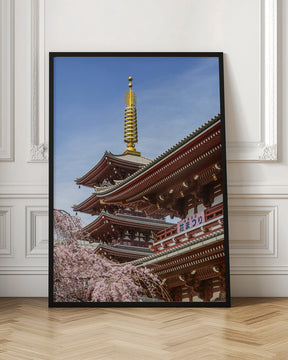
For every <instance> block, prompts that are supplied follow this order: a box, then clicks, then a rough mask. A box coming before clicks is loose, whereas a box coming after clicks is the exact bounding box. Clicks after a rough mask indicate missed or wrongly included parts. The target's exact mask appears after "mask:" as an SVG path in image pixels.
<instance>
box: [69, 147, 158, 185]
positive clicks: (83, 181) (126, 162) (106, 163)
mask: <svg viewBox="0 0 288 360" xmlns="http://www.w3.org/2000/svg"><path fill="white" fill-rule="evenodd" d="M149 162H151V159H148V158H146V157H144V156H141V155H136V154H129V153H127V154H120V155H114V154H112V153H111V152H108V151H105V153H104V155H103V156H102V158H101V159H100V161H99V162H98V163H97V164H96V165H95V166H94V167H93V168H92V169H91V170H89V171H88V172H87V173H86V174H84V175H83V176H81V177H79V178H76V179H75V182H76V184H77V185H84V186H88V187H93V186H95V185H96V184H97V183H98V184H101V183H102V182H103V180H104V179H106V178H107V176H109V175H110V176H112V177H115V167H117V168H120V170H122V172H123V171H124V174H122V175H126V173H127V175H128V174H131V173H133V172H135V171H136V170H138V169H139V168H141V167H143V166H145V165H147V164H148V163H149Z"/></svg>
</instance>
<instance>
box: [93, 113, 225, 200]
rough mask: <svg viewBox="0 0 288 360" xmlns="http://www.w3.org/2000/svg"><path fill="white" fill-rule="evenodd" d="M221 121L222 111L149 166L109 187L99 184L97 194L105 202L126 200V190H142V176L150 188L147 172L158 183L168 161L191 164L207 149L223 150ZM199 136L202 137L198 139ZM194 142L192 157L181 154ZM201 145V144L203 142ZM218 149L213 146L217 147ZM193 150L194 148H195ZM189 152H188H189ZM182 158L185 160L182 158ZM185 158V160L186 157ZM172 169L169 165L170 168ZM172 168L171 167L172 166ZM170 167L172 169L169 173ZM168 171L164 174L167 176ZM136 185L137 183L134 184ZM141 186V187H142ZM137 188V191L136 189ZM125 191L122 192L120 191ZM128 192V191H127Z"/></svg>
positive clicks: (175, 165) (179, 164)
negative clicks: (216, 130) (206, 136)
mask: <svg viewBox="0 0 288 360" xmlns="http://www.w3.org/2000/svg"><path fill="white" fill-rule="evenodd" d="M217 125H218V127H219V129H218V133H217V135H218V136H215V134H213V135H212V136H211V137H210V138H209V141H207V139H204V137H205V133H207V132H208V131H209V130H211V129H214V127H216V126H217ZM220 125H221V115H220V114H218V115H217V116H215V117H214V118H212V119H211V120H209V121H208V122H206V123H205V124H203V125H202V126H201V127H199V128H198V129H197V130H195V131H194V132H192V133H191V134H190V135H188V136H187V137H185V138H184V139H183V140H181V141H180V142H178V143H177V144H176V145H174V146H173V147H171V148H170V149H168V150H167V151H165V152H164V153H162V154H161V155H160V156H158V157H157V158H156V159H155V160H153V161H151V162H149V163H148V164H147V165H146V166H144V167H142V168H141V169H139V170H138V171H136V172H135V173H134V174H132V175H131V176H129V177H127V178H126V179H124V180H122V181H119V182H117V183H116V184H115V185H112V186H109V187H106V188H104V187H103V188H96V189H95V190H96V191H95V194H96V195H97V196H98V197H102V198H104V200H105V202H106V201H108V203H109V201H115V200H116V201H121V200H122V201H123V200H126V199H127V195H125V196H121V195H122V194H123V190H124V189H125V190H128V191H126V192H127V193H129V197H130V198H131V197H132V195H134V194H135V195H136V194H137V193H138V194H139V193H140V191H139V190H140V189H139V188H140V186H139V185H140V179H141V180H142V179H144V181H142V189H144V188H145V187H146V188H147V174H148V173H149V175H151V176H150V177H151V179H152V178H154V179H153V180H152V181H153V182H154V183H155V182H157V181H159V179H161V178H163V177H164V176H165V173H164V166H165V165H164V164H165V163H167V161H170V162H173V163H174V167H175V168H180V167H182V168H184V167H185V166H187V160H190V161H191V160H193V158H198V160H202V159H203V158H204V157H203V152H204V151H205V150H207V152H209V151H210V152H209V153H207V156H208V155H209V156H210V155H213V151H214V152H216V151H218V153H219V151H220V152H221V134H220ZM198 140H199V141H198ZM201 140H203V143H201ZM192 143H194V145H195V146H194V147H192V146H190V149H189V151H188V152H189V156H187V158H188V159H185V160H184V159H183V156H181V154H182V153H183V152H184V150H185V151H186V150H187V147H188V146H187V145H189V144H191V145H192ZM208 143H210V144H209V145H210V146H207V145H208ZM199 144H200V145H201V146H200V145H199ZM212 147H213V148H214V149H213V148H212ZM192 151H193V152H192ZM188 152H187V155H188ZM179 154H180V158H179V159H177V158H176V155H179ZM181 158H182V161H181ZM183 160H184V161H183ZM167 170H168V169H167ZM169 171H170V172H171V170H169ZM169 171H168V173H169ZM163 175H164V176H163ZM152 181H151V182H150V183H149V185H150V184H151V183H152ZM132 185H133V186H132ZM142 189H141V190H142ZM133 190H134V191H133ZM120 194H121V195H120ZM123 195H124V194H123Z"/></svg>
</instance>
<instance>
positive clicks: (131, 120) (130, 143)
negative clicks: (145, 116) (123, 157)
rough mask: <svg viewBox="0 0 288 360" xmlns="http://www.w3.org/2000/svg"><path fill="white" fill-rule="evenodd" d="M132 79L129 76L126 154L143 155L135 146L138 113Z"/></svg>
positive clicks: (126, 113) (125, 121)
mask: <svg viewBox="0 0 288 360" xmlns="http://www.w3.org/2000/svg"><path fill="white" fill-rule="evenodd" d="M132 80H133V79H132V77H131V76H129V78H128V81H129V84H128V86H129V88H130V89H129V90H128V91H126V93H125V105H126V106H125V120H124V141H125V142H126V143H127V148H126V150H125V151H124V154H126V153H129V154H134V155H141V153H140V152H139V151H136V149H135V146H134V144H135V143H137V142H138V133H137V112H136V95H135V93H134V91H133V90H132Z"/></svg>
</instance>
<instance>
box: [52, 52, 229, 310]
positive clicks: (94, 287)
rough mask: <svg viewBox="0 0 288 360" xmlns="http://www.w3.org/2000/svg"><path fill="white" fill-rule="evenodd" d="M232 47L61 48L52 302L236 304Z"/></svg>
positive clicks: (55, 101) (55, 72)
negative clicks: (226, 58)
mask: <svg viewBox="0 0 288 360" xmlns="http://www.w3.org/2000/svg"><path fill="white" fill-rule="evenodd" d="M224 132H225V126H224V94H223V54H222V53H201V54H200V53H166V54H164V53H105V54H104V53H51V54H50V206H49V211H50V213H49V215H50V216H49V219H50V226H49V229H50V245H51V246H50V279H49V280H50V281H49V305H50V306H222V307H223V306H230V290H229V261H228V225H227V191H226V188H227V184H226V156H225V134H224Z"/></svg>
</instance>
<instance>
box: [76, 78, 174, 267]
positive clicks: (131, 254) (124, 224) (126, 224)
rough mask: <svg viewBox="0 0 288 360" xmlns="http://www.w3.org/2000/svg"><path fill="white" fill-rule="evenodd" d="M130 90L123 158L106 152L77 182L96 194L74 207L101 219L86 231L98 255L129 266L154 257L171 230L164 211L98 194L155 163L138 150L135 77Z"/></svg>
mask: <svg viewBox="0 0 288 360" xmlns="http://www.w3.org/2000/svg"><path fill="white" fill-rule="evenodd" d="M128 81H129V84H128V86H129V90H128V91H127V92H126V93H125V115H124V141H125V142H126V143H127V147H126V150H125V151H124V153H123V154H120V155H114V154H112V153H111V152H108V151H105V153H104V155H103V156H102V158H101V159H100V161H99V162H98V163H97V164H96V165H95V166H94V167H93V168H92V169H91V170H89V171H88V172H87V173H86V174H84V175H83V176H82V177H80V178H76V180H75V182H76V184H77V185H78V186H81V185H82V186H87V187H90V188H92V189H94V191H93V192H92V195H91V196H90V197H88V198H87V199H85V200H84V201H83V202H82V203H80V204H78V205H74V206H73V210H74V211H76V212H83V213H87V214H91V215H93V216H97V218H96V219H95V220H94V221H92V222H91V223H90V224H89V225H87V226H86V227H85V228H84V230H85V231H86V232H87V233H89V234H90V235H91V237H92V239H93V240H95V243H97V244H98V245H97V246H96V252H97V253H99V254H101V255H104V256H105V257H107V258H109V259H113V260H116V261H118V262H127V261H131V260H135V259H139V258H141V257H145V256H147V255H151V254H153V250H152V249H151V248H152V245H153V242H154V239H155V234H156V232H159V231H161V230H164V229H165V228H167V227H169V226H171V224H169V223H167V222H166V221H165V214H164V213H162V212H161V211H158V212H155V213H153V214H149V213H147V212H146V211H145V210H142V209H138V208H137V206H136V207H135V206H133V207H130V206H127V205H126V204H125V203H124V202H120V203H117V204H106V203H105V201H103V199H102V198H99V197H98V195H97V194H98V193H101V192H102V191H104V192H105V191H107V190H108V189H110V188H112V187H113V186H115V185H117V184H119V183H121V182H122V181H124V180H125V179H127V178H128V177H129V176H131V175H133V174H134V173H135V172H137V171H139V170H140V169H141V168H143V167H145V166H146V165H148V164H149V163H150V162H151V159H148V158H147V157H144V156H141V153H140V152H139V151H137V150H136V148H135V144H136V143H137V142H138V131H137V110H136V95H135V92H134V91H133V90H132V77H131V76H130V77H129V78H128Z"/></svg>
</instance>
